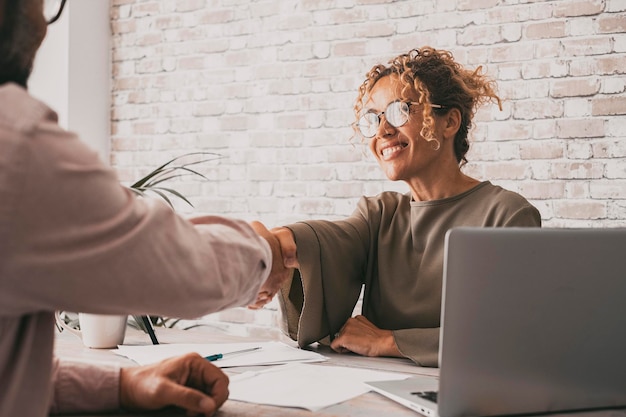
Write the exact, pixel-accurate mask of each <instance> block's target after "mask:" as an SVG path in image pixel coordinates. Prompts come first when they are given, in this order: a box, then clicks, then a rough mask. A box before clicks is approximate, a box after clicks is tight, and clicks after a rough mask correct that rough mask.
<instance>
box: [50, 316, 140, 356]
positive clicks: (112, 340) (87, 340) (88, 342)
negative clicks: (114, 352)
mask: <svg viewBox="0 0 626 417" xmlns="http://www.w3.org/2000/svg"><path fill="white" fill-rule="evenodd" d="M55 318H56V321H57V323H58V324H59V326H61V327H62V328H63V329H65V330H67V331H69V332H71V333H73V334H75V335H76V336H78V337H80V338H81V339H82V340H83V344H84V345H85V346H87V347H89V348H96V349H105V348H115V347H117V345H121V344H122V343H124V336H125V335H126V321H127V320H128V316H116V315H105V314H88V313H78V321H79V323H80V330H77V329H73V328H71V327H70V326H68V325H67V324H66V323H65V322H64V321H63V320H62V319H61V317H60V316H59V312H58V311H56V312H55Z"/></svg>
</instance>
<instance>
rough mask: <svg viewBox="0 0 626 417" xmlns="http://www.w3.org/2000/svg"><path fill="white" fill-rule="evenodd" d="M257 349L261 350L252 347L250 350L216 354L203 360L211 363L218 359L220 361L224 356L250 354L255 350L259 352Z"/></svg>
mask: <svg viewBox="0 0 626 417" xmlns="http://www.w3.org/2000/svg"><path fill="white" fill-rule="evenodd" d="M259 349H261V347H260V346H259V347H253V348H250V349H243V350H236V351H234V352H226V353H216V354H215V355H209V356H205V357H204V359H206V360H208V361H211V362H213V361H216V360H218V359H222V358H223V357H224V356H226V355H234V354H237V353H246V352H252V351H255V350H259Z"/></svg>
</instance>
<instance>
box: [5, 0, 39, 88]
mask: <svg viewBox="0 0 626 417" xmlns="http://www.w3.org/2000/svg"><path fill="white" fill-rule="evenodd" d="M2 5H4V10H3V11H2V12H3V13H2V17H3V19H2V21H1V22H0V84H4V83H7V82H14V83H17V84H19V85H21V86H23V87H26V83H27V81H28V77H29V76H30V72H31V70H32V66H33V61H34V57H35V53H36V50H33V45H32V42H33V37H34V36H37V35H36V34H33V33H32V27H30V25H28V24H25V23H24V22H27V19H26V18H27V15H26V8H27V7H28V1H23V0H19V1H15V0H10V1H3V2H1V3H0V7H1V6H2ZM37 46H38V45H37Z"/></svg>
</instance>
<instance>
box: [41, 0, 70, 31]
mask: <svg viewBox="0 0 626 417" xmlns="http://www.w3.org/2000/svg"><path fill="white" fill-rule="evenodd" d="M65 1H66V0H44V2H43V16H44V18H45V19H46V22H47V23H48V24H49V25H50V24H52V23H54V22H56V21H57V20H59V17H61V13H63V7H65Z"/></svg>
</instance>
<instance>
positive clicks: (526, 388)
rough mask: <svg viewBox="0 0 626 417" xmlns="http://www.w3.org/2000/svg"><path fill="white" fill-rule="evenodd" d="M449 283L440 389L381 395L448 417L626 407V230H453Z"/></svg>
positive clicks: (398, 388)
mask: <svg viewBox="0 0 626 417" xmlns="http://www.w3.org/2000/svg"><path fill="white" fill-rule="evenodd" d="M443 285H444V287H443V300H442V302H443V305H442V319H441V322H442V331H441V341H440V351H439V363H440V374H439V381H438V382H437V380H436V379H434V378H433V377H426V376H425V377H412V378H409V379H407V380H403V381H381V382H371V383H369V385H370V386H371V387H372V388H373V389H374V390H375V391H377V392H379V393H381V394H383V395H386V396H388V397H389V398H391V399H394V400H396V401H398V402H400V403H401V404H404V405H406V406H407V407H410V408H412V409H414V410H416V411H418V412H420V413H422V414H425V415H428V416H437V415H438V416H441V417H457V416H491V415H506V414H530V413H547V412H556V411H569V410H586V409H601V408H617V407H626V229H546V228H544V229H539V228H459V229H453V230H451V231H449V232H448V233H447V235H446V240H445V256H444V270H443ZM432 400H436V403H435V402H434V401H432Z"/></svg>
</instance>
